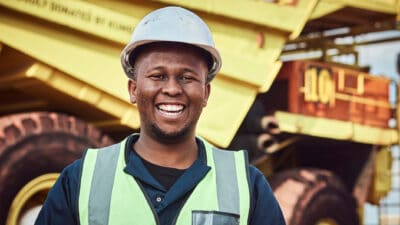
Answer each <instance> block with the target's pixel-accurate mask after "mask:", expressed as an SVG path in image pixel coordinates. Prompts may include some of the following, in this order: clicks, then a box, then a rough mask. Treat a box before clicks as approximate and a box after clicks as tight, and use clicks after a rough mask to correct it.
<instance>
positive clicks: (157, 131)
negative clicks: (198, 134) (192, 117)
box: [150, 123, 191, 143]
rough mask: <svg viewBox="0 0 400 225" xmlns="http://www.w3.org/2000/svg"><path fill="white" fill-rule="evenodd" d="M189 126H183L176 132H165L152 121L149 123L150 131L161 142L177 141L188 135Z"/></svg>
mask: <svg viewBox="0 0 400 225" xmlns="http://www.w3.org/2000/svg"><path fill="white" fill-rule="evenodd" d="M190 127H191V126H190V125H189V126H185V127H184V128H183V129H181V130H179V131H177V132H171V133H167V132H165V131H163V130H162V129H161V128H160V127H159V126H157V124H154V123H152V124H151V125H150V131H151V133H152V134H153V135H154V137H155V138H156V139H157V140H160V141H161V142H163V143H177V142H179V141H182V140H183V139H185V138H186V137H187V136H188V135H190Z"/></svg>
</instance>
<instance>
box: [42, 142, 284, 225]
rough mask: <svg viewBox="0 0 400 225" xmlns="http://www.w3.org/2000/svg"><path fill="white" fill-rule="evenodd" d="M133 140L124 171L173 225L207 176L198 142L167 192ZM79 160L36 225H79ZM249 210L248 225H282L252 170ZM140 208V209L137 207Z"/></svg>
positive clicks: (269, 195) (268, 193)
mask: <svg viewBox="0 0 400 225" xmlns="http://www.w3.org/2000/svg"><path fill="white" fill-rule="evenodd" d="M134 141H136V138H134V137H132V136H131V137H130V138H129V139H128V141H127V144H126V156H127V157H126V159H127V166H126V167H125V169H124V171H125V172H126V173H128V174H130V175H132V176H133V177H135V179H136V180H138V181H139V182H140V183H141V185H142V186H143V188H144V190H145V192H146V194H147V196H148V197H149V200H150V201H151V203H152V204H153V208H154V209H155V211H156V213H157V215H158V219H159V222H160V225H172V224H173V223H174V221H175V218H176V217H177V215H178V213H179V211H180V209H181V208H182V206H183V204H184V202H185V200H186V199H187V197H188V196H189V195H190V194H191V192H192V191H193V189H194V188H195V186H196V185H197V184H198V183H199V182H200V181H201V180H202V179H203V177H204V176H205V175H206V174H207V173H208V171H209V170H210V167H208V166H207V162H206V157H205V149H204V145H203V143H202V142H201V141H199V140H198V141H197V144H198V147H199V157H198V158H197V160H196V161H195V162H194V163H193V164H192V165H191V166H190V167H189V168H188V169H187V170H186V171H185V172H184V173H183V174H182V175H181V176H180V177H179V178H178V180H177V181H176V182H175V183H174V184H173V185H172V186H171V188H170V189H169V190H166V189H165V188H164V187H163V186H162V185H161V184H160V183H159V182H158V181H157V180H156V179H155V178H154V177H153V176H152V175H151V174H150V173H149V171H148V170H147V168H146V167H145V166H144V164H143V162H142V160H141V158H140V157H139V156H138V155H137V154H136V152H135V151H132V150H131V147H132V146H133V145H132V144H133V142H134ZM81 162H82V161H81V160H80V159H79V160H77V161H75V162H74V163H72V164H71V165H69V166H67V167H66V168H65V169H64V170H63V171H62V173H61V175H60V177H59V178H58V179H57V181H56V183H55V184H54V186H53V187H52V189H51V190H50V192H49V194H48V196H47V199H46V201H45V203H44V205H43V207H42V210H41V211H40V213H39V216H38V218H37V220H36V222H35V225H78V224H79V218H78V191H79V190H78V188H79V177H80V171H81V165H82V164H81ZM249 172H250V188H251V200H250V201H251V208H250V213H249V224H252V225H284V224H285V222H284V219H283V216H282V212H281V210H280V208H279V205H278V203H277V201H276V199H275V197H274V195H273V192H272V190H271V188H270V186H269V184H268V182H267V181H266V179H265V177H264V176H263V174H262V173H261V172H260V171H259V170H258V169H256V168H255V167H253V166H250V168H249ZM138 207H141V206H138Z"/></svg>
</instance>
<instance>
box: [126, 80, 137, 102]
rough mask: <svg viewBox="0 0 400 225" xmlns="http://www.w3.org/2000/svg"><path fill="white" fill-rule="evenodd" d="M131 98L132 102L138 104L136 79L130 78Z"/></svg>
mask: <svg viewBox="0 0 400 225" xmlns="http://www.w3.org/2000/svg"><path fill="white" fill-rule="evenodd" d="M128 92H129V100H130V102H131V103H132V104H136V80H134V79H129V81H128Z"/></svg>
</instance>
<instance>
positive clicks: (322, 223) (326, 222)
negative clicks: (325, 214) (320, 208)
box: [315, 218, 339, 225]
mask: <svg viewBox="0 0 400 225" xmlns="http://www.w3.org/2000/svg"><path fill="white" fill-rule="evenodd" d="M315 225H339V224H338V223H336V221H335V220H334V219H331V218H323V219H320V220H318V222H317V223H316V224H315Z"/></svg>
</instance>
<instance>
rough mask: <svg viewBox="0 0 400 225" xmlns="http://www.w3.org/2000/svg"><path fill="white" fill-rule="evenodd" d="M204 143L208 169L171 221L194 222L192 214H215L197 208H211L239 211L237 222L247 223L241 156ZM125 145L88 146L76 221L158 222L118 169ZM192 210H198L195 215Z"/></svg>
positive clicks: (84, 224)
mask: <svg viewBox="0 0 400 225" xmlns="http://www.w3.org/2000/svg"><path fill="white" fill-rule="evenodd" d="M203 142H204V145H205V149H206V156H207V164H208V166H210V167H211V168H212V169H211V170H210V171H209V172H208V173H207V175H206V176H205V177H204V178H203V179H202V180H201V181H200V182H199V183H198V184H197V186H196V187H195V189H194V190H193V192H192V194H191V195H190V196H189V198H188V199H187V201H186V202H185V204H184V206H183V208H182V209H181V211H180V213H179V216H178V217H177V220H176V223H175V224H177V225H188V224H193V222H194V220H195V218H200V217H204V216H206V217H207V216H210V215H211V216H215V214H213V213H211V214H210V213H202V212H214V211H215V212H218V213H219V212H222V213H223V214H224V215H240V220H239V221H240V224H247V218H248V213H249V208H250V190H249V184H248V176H247V175H248V173H247V159H246V157H245V154H244V153H243V151H238V152H233V151H224V150H219V149H216V148H213V147H212V146H211V145H210V144H208V143H207V142H205V141H203ZM125 144H126V139H125V140H124V141H122V142H121V143H118V144H115V145H112V146H109V147H105V148H102V149H88V150H87V152H86V154H85V157H84V160H83V167H82V174H81V183H80V190H79V207H78V208H79V220H80V224H81V225H106V224H110V225H126V224H140V225H147V224H148V225H150V224H151V225H156V224H159V222H158V218H157V216H156V213H155V211H154V210H153V208H152V206H151V202H150V201H147V199H146V196H147V195H146V194H145V193H144V192H142V190H141V187H140V185H139V184H138V183H137V182H136V180H135V179H134V178H133V177H132V176H131V175H129V174H127V173H125V172H124V171H123V169H124V168H125V166H126V163H125ZM194 211H195V212H200V214H196V216H194V213H193V212H194ZM203 222H204V220H203Z"/></svg>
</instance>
